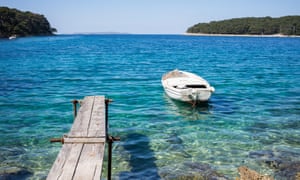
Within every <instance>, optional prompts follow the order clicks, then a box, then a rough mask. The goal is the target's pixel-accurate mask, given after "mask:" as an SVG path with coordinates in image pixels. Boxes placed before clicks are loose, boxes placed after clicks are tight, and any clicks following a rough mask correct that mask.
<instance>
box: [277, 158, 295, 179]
mask: <svg viewBox="0 0 300 180" xmlns="http://www.w3.org/2000/svg"><path fill="white" fill-rule="evenodd" d="M275 178H276V179H282V180H299V179H300V161H298V162H285V163H283V164H281V165H280V167H279V169H278V170H277V171H276V172H275Z"/></svg>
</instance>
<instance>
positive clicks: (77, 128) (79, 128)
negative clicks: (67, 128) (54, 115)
mask: <svg viewBox="0 0 300 180" xmlns="http://www.w3.org/2000/svg"><path fill="white" fill-rule="evenodd" d="M94 99H95V97H94V96H86V97H85V98H84V99H83V101H82V105H81V107H80V108H79V111H78V113H77V116H76V118H75V120H74V123H73V126H72V128H71V132H70V133H69V134H68V136H69V137H80V136H87V135H88V128H89V123H90V120H91V115H92V110H93V105H94Z"/></svg>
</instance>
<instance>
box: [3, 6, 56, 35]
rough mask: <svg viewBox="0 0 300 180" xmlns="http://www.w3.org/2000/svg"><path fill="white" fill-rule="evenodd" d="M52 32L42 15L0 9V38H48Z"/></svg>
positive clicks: (6, 8)
mask: <svg viewBox="0 0 300 180" xmlns="http://www.w3.org/2000/svg"><path fill="white" fill-rule="evenodd" d="M54 32H56V29H55V28H52V27H51V25H50V23H49V22H48V20H47V19H46V18H45V17H44V15H40V14H36V13H32V12H29V11H26V12H23V11H20V10H17V9H11V8H8V7H0V38H10V37H25V36H48V35H53V33H54Z"/></svg>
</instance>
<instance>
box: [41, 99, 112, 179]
mask: <svg viewBox="0 0 300 180" xmlns="http://www.w3.org/2000/svg"><path fill="white" fill-rule="evenodd" d="M105 125H106V118H105V99H104V96H87V97H85V98H84V99H83V100H82V102H81V107H80V108H79V111H78V113H77V117H76V118H75V121H74V123H73V126H72V128H71V131H70V132H69V133H68V135H67V136H66V137H64V143H65V144H64V145H63V147H62V149H61V151H60V153H59V155H58V157H57V159H56V161H55V163H54V164H53V166H52V168H51V170H50V172H49V174H48V177H47V180H52V179H55V180H68V179H98V180H99V179H100V177H101V172H102V164H103V158H104V150H105V141H106V127H105Z"/></svg>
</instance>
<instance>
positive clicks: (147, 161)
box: [119, 133, 160, 180]
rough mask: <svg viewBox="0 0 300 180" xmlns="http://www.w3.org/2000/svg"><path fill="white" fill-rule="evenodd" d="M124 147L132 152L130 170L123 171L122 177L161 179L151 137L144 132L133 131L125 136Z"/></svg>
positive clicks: (128, 151)
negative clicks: (151, 147)
mask: <svg viewBox="0 0 300 180" xmlns="http://www.w3.org/2000/svg"><path fill="white" fill-rule="evenodd" d="M124 140H125V143H124V146H123V147H124V149H125V150H126V151H127V153H129V154H130V159H129V165H130V166H131V171H130V172H121V173H120V175H119V178H120V179H155V180H156V179H160V176H159V175H158V169H157V166H156V164H155V161H156V158H155V157H154V152H153V151H152V150H151V149H150V145H149V142H150V140H149V138H148V137H147V136H145V135H143V134H139V133H131V134H128V135H127V137H125V138H124Z"/></svg>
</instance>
